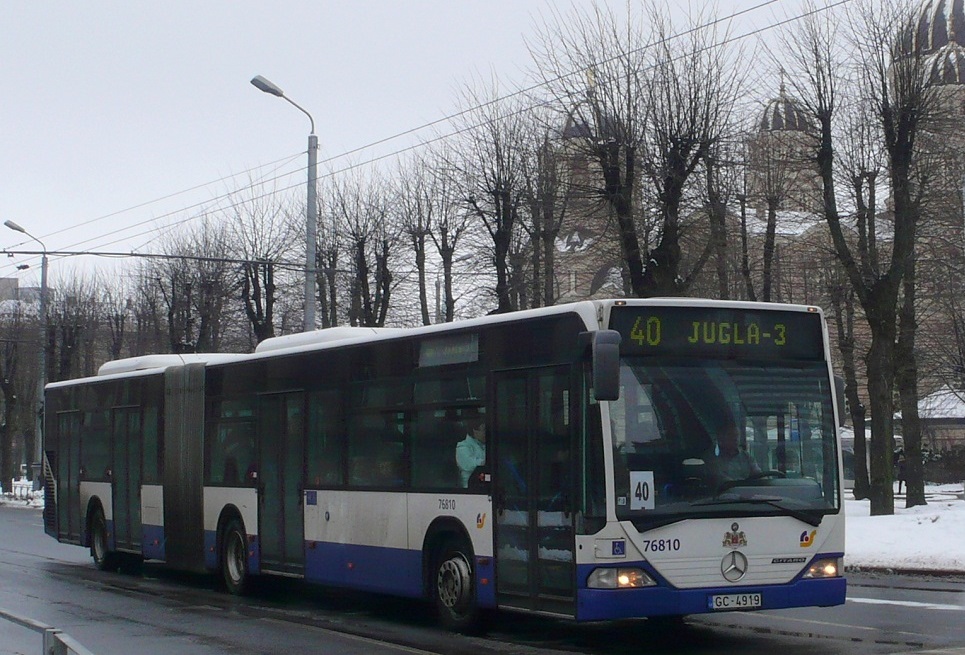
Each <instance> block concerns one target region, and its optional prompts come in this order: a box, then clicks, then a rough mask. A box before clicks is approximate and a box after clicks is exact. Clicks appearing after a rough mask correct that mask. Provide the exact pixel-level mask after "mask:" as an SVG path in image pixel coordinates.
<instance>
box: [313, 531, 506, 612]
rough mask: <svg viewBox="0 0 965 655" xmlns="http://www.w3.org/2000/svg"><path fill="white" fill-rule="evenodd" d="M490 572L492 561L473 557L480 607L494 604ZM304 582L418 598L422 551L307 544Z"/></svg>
mask: <svg viewBox="0 0 965 655" xmlns="http://www.w3.org/2000/svg"><path fill="white" fill-rule="evenodd" d="M493 572H494V571H493V558H491V557H483V558H478V557H477V558H476V571H475V574H476V597H477V599H478V602H479V604H480V606H482V607H495V605H496V590H495V588H494V585H493V583H492V581H493ZM305 579H306V580H308V581H309V582H315V583H319V584H329V585H335V586H340V587H351V588H352V589H360V590H363V591H376V592H381V593H388V594H395V595H399V596H409V597H415V598H418V597H421V596H422V595H423V593H424V588H423V584H422V551H419V550H410V549H406V548H384V547H381V546H357V545H346V544H334V543H326V542H322V541H308V542H306V548H305ZM483 580H485V581H486V582H485V584H484V583H482V581H483Z"/></svg>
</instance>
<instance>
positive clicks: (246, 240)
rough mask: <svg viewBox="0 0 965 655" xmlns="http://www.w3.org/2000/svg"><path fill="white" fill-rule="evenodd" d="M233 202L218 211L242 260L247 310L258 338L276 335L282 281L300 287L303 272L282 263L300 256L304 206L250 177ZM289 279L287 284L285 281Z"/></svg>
mask: <svg viewBox="0 0 965 655" xmlns="http://www.w3.org/2000/svg"><path fill="white" fill-rule="evenodd" d="M229 201H230V204H229V205H228V206H227V207H226V208H225V209H224V210H222V211H221V212H220V216H219V220H220V221H222V222H223V223H224V225H225V226H226V228H227V229H228V234H227V238H228V239H229V242H230V252H231V253H232V255H233V256H234V257H235V258H237V259H242V260H246V261H245V262H244V263H243V264H241V265H240V268H241V270H240V277H241V280H240V288H239V292H240V296H241V302H242V306H243V308H244V313H245V316H246V317H247V318H248V322H249V324H250V325H251V329H252V331H253V332H254V336H255V341H256V343H260V342H262V341H264V340H265V339H268V338H271V337H273V336H275V322H274V319H275V316H274V311H275V302H276V300H277V295H276V294H277V289H278V286H279V283H281V286H282V288H284V287H285V286H288V285H290V286H291V287H293V288H294V287H296V286H297V285H298V282H300V280H301V279H302V278H301V277H300V276H291V275H290V273H289V275H288V279H286V276H285V273H286V272H288V271H289V270H290V269H289V268H288V267H284V266H281V267H280V266H279V263H284V262H285V260H287V259H291V260H292V261H296V260H297V253H296V252H295V248H294V247H293V246H294V245H295V244H298V243H300V240H299V238H300V236H301V235H302V234H303V232H304V229H305V226H304V221H303V220H301V215H303V214H304V212H299V211H298V210H297V209H295V208H293V207H291V206H290V204H289V203H287V202H285V201H284V200H282V198H281V197H280V196H279V195H278V194H276V193H275V192H274V190H273V189H266V188H265V187H264V185H260V184H257V183H256V182H254V181H252V183H251V184H249V185H248V186H247V187H245V188H244V189H243V190H240V191H238V192H235V193H232V194H231V195H230V197H229ZM286 283H287V284H286Z"/></svg>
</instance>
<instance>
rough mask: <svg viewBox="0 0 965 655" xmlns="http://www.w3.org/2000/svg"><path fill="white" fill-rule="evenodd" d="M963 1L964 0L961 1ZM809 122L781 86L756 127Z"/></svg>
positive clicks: (781, 128) (791, 127)
mask: <svg viewBox="0 0 965 655" xmlns="http://www.w3.org/2000/svg"><path fill="white" fill-rule="evenodd" d="M963 1H965V0H963ZM809 125H810V122H809V121H808V117H807V114H806V113H804V110H803V109H802V108H801V105H800V104H798V103H797V102H796V101H795V100H794V99H793V98H790V97H789V96H788V95H787V93H786V92H785V90H784V85H783V84H782V85H781V92H780V94H779V95H778V96H777V97H776V98H774V99H773V100H771V101H770V102H768V103H767V106H766V107H765V108H764V113H763V114H762V116H761V120H760V123H759V125H758V127H759V129H760V131H761V132H762V133H763V132H804V131H805V130H807V129H808V126H809Z"/></svg>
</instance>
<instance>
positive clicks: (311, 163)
mask: <svg viewBox="0 0 965 655" xmlns="http://www.w3.org/2000/svg"><path fill="white" fill-rule="evenodd" d="M251 83H252V85H254V87H255V88H256V89H259V90H260V91H264V92H265V93H270V94H271V95H273V96H277V97H279V98H282V99H284V100H287V101H288V102H289V103H291V104H292V105H294V106H295V108H296V109H298V110H300V111H301V112H302V113H303V114H305V115H306V116H308V120H309V121H311V124H312V131H311V133H310V134H309V135H308V208H307V209H306V212H305V213H306V219H305V220H306V226H305V228H306V229H305V325H304V330H305V332H308V331H309V330H314V329H315V231H316V229H317V225H318V206H317V204H316V201H315V193H316V189H315V187H316V182H317V180H318V173H317V171H316V168H317V163H318V162H317V157H318V137H317V136H315V119H314V118H312V115H311V114H309V113H308V112H307V111H306V110H305V108H304V107H301V106H299V105H298V104H297V103H296V102H294V101H293V100H292V99H291V98H289V97H288V96H286V95H285V92H284V91H282V90H281V88H279V87H278V86H276V85H275V84H273V83H272V82H270V81H269V80H267V79H265V78H264V77H262V76H261V75H255V76H254V77H253V78H251Z"/></svg>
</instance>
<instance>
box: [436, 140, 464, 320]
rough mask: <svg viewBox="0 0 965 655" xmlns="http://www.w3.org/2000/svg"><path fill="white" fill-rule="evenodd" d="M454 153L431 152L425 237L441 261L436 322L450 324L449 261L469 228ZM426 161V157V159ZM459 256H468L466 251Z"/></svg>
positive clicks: (452, 297)
mask: <svg viewBox="0 0 965 655" xmlns="http://www.w3.org/2000/svg"><path fill="white" fill-rule="evenodd" d="M454 159H455V155H454V153H452V152H450V151H448V150H445V151H436V152H433V153H432V155H431V161H432V162H433V163H432V168H431V172H432V177H431V183H430V189H431V200H432V203H433V205H434V209H433V210H432V213H433V221H432V224H431V230H430V231H429V238H430V239H432V243H433V245H434V246H435V250H436V252H437V253H438V255H439V259H440V263H441V267H442V270H441V273H442V279H441V280H439V278H438V277H437V285H436V306H437V314H438V315H437V316H436V320H437V322H440V321H444V322H446V323H451V322H452V321H453V320H454V319H455V311H456V299H455V295H454V292H453V263H454V262H455V260H456V259H458V257H457V255H456V253H457V252H458V249H459V247H460V244H461V243H462V241H463V237H465V236H466V235H467V234H468V233H469V232H470V231H471V228H472V220H473V218H472V214H471V213H470V212H469V211H468V210H467V208H466V203H465V202H464V200H463V193H462V192H463V189H464V185H463V184H462V176H461V173H460V172H459V171H458V170H456V169H455V168H454V167H453V166H452V161H453V160H454ZM427 161H429V160H427ZM460 257H466V258H468V257H469V254H468V253H467V254H465V255H461V256H460Z"/></svg>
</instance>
